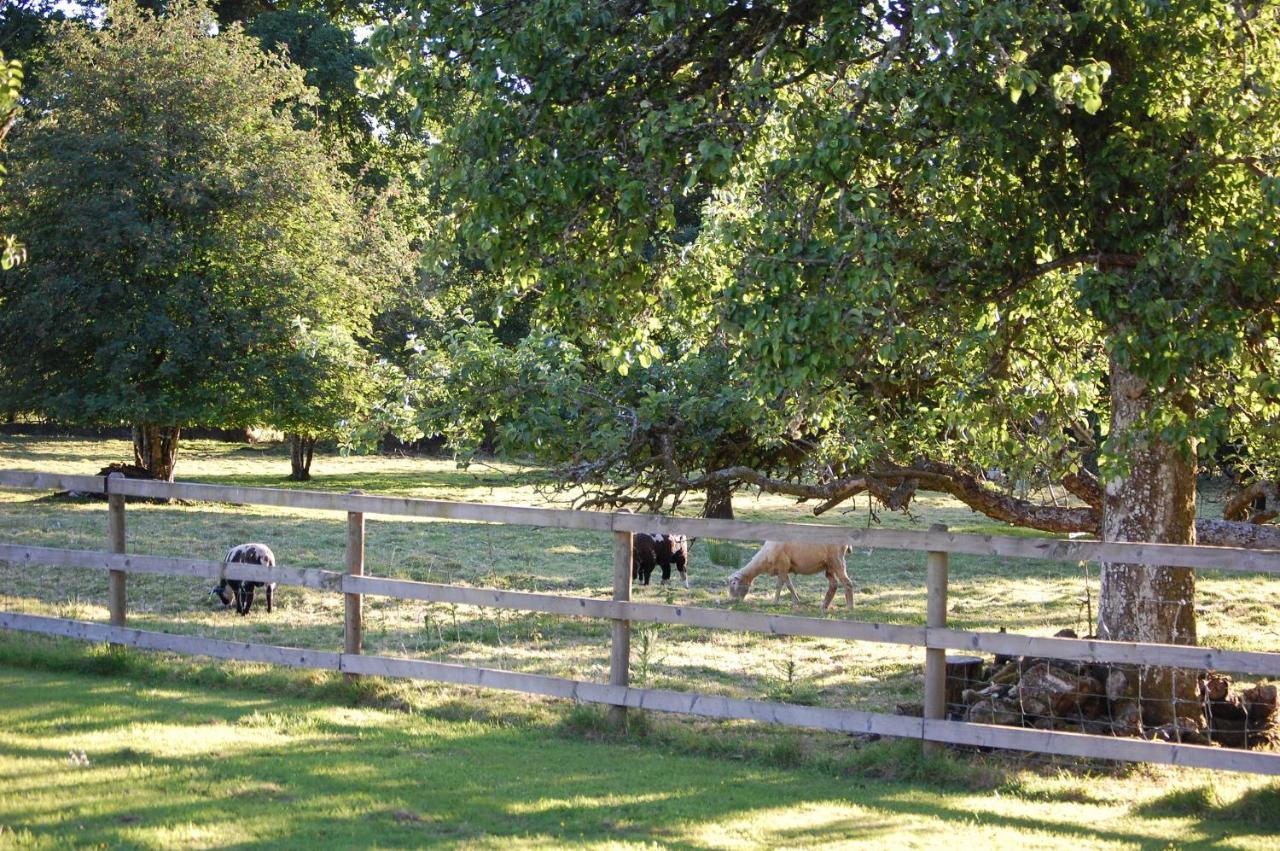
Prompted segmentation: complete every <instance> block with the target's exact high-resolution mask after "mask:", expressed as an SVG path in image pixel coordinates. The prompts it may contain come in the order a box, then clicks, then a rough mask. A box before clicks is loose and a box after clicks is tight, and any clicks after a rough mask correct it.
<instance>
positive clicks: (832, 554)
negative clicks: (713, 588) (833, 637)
mask: <svg viewBox="0 0 1280 851" xmlns="http://www.w3.org/2000/svg"><path fill="white" fill-rule="evenodd" d="M849 550H850V547H847V546H845V545H844V544H801V543H797V542H795V541H765V543H764V546H763V547H761V548H760V551H759V552H757V553H756V554H755V555H754V556H752V557H751V561H749V562H747V566H746V567H744V568H742V569H741V570H739V571H737V572H736V573H734V574H733V575H732V576H730V577H729V596H731V597H733V598H734V599H735V600H741V599H743V598H744V597H746V596H747V592H748V591H750V590H751V583H752V582H755V580H756V577H757V576H759V575H760V574H762V573H767V574H769V575H771V576H776V577H778V590H777V593H775V594H774V595H773V602H775V603H776V602H778V600H779V599H780V598H781V597H782V588H783V586H784V585H785V586H786V588H787V590H789V591H790V592H791V596H792V597H794V598H795V601H796V602H797V603H799V602H802V601H801V600H800V595H799V594H797V593H796V587H795V585H793V584H792V583H791V574H793V573H797V574H799V575H801V576H812V575H813V574H815V573H825V574H826V575H827V583H828V585H827V596H826V597H825V598H824V599H823V601H822V610H823V611H824V612H825V611H826V610H827V607H828V606H830V605H831V600H832V598H834V597H835V595H836V583H837V582H839V583H840V584H841V585H843V586H844V599H845V602H846V603H848V604H849V611H853V582H851V581H850V580H849V574H848V573H847V572H846V571H845V566H844V554H845V553H847V552H848V551H849Z"/></svg>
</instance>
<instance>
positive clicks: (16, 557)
mask: <svg viewBox="0 0 1280 851" xmlns="http://www.w3.org/2000/svg"><path fill="white" fill-rule="evenodd" d="M0 560H3V561H8V562H14V563H25V564H39V565H43V566H47V567H76V568H89V569H94V570H123V571H125V572H134V573H149V574H159V575H167V576H187V577H196V578H202V579H219V578H223V577H225V578H227V579H250V580H256V581H259V582H277V583H279V584H281V585H296V586H300V587H303V588H311V589H313V590H317V591H331V592H334V593H339V594H372V595H375V596H380V597H392V598H395V599H399V600H421V601H424V602H429V603H453V604H457V605H464V606H477V607H483V608H495V609H507V610H515V611H523V612H539V613H542V614H551V615H564V616H568V617H589V618H611V619H619V620H629V621H637V622H644V623H666V624H674V625H677V626H686V627H697V628H703V629H728V630H736V631H739V632H754V633H763V634H767V635H798V636H809V637H815V638H837V639H845V640H848V641H871V642H877V643H881V644H905V645H915V646H920V647H928V648H934V649H942V650H976V651H981V652H986V653H999V654H1005V655H1009V656H1041V657H1045V658H1052V659H1066V660H1071V661H1077V662H1113V663H1114V662H1119V663H1130V664H1141V665H1166V666H1169V667H1175V668H1212V669H1215V670H1221V671H1236V672H1239V673H1246V674H1259V675H1264V676H1273V677H1280V653H1260V652H1253V651H1244V650H1218V649H1215V648H1212V647H1188V646H1186V645H1181V644H1141V643H1137V642H1129V641H1099V640H1096V639H1089V638H1046V637H1043V636H1036V635H1022V634H1019V633H1011V632H978V631H972V630H961V629H940V628H937V627H924V626H911V625H903V624H887V623H875V622H868V621H854V620H843V619H827V618H812V617H802V616H797V615H769V614H760V613H756V612H738V611H727V610H724V609H707V608H700V607H697V606H676V605H668V604H664V603H629V602H628V603H620V602H615V601H613V600H601V599H596V598H594V597H574V596H567V595H560V594H537V593H533V592H529V591H501V590H497V589H492V588H468V587H463V586H458V585H440V584H436V583H432V582H418V581H416V580H411V579H384V578H381V577H376V576H350V575H347V574H343V573H338V572H336V571H331V570H317V569H315V568H300V567H285V566H280V565H277V566H275V567H265V566H263V565H257V564H239V563H236V562H220V561H201V560H195V559H186V558H174V557H169V556H138V555H113V554H111V553H102V552H96V551H93V550H62V549H54V548H51V547H27V546H21V545H17V544H0Z"/></svg>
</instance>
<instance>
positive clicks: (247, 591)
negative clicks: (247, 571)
mask: <svg viewBox="0 0 1280 851" xmlns="http://www.w3.org/2000/svg"><path fill="white" fill-rule="evenodd" d="M240 601H241V603H242V604H243V608H242V609H240V614H242V615H247V614H249V610H250V609H252V608H253V586H252V585H250V584H249V583H247V582H246V583H245V584H244V586H243V588H242V589H241V591H240Z"/></svg>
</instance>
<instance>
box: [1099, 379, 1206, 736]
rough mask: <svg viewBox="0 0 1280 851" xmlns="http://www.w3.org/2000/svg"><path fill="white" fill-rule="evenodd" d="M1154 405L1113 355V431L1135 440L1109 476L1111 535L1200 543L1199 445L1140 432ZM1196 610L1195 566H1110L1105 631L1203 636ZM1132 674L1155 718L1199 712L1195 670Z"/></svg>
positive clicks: (1106, 507)
mask: <svg viewBox="0 0 1280 851" xmlns="http://www.w3.org/2000/svg"><path fill="white" fill-rule="evenodd" d="M1150 407H1151V397H1150V395H1149V394H1148V393H1147V387H1146V384H1145V382H1143V381H1142V380H1141V379H1139V378H1138V377H1137V376H1135V375H1133V374H1132V373H1131V372H1129V371H1128V370H1127V369H1125V368H1124V367H1123V366H1121V365H1120V364H1119V363H1118V362H1117V360H1116V358H1115V356H1114V355H1113V356H1112V360H1111V434H1110V437H1109V439H1110V440H1111V441H1113V442H1114V443H1115V445H1116V446H1120V447H1124V446H1126V445H1127V449H1126V450H1124V456H1125V458H1127V460H1128V469H1127V470H1125V471H1124V474H1123V475H1122V476H1119V477H1117V478H1114V479H1112V480H1111V481H1109V482H1107V485H1106V488H1105V492H1104V495H1103V503H1102V535H1103V540H1106V541H1147V542H1152V543H1161V544H1194V543H1195V540H1196V537H1195V528H1196V526H1195V521H1196V504H1195V501H1196V477H1195V471H1196V467H1195V457H1194V456H1195V453H1194V451H1193V447H1192V446H1190V445H1178V444H1171V443H1165V442H1161V441H1159V440H1157V439H1154V438H1149V437H1139V436H1137V435H1136V434H1135V432H1134V428H1135V426H1136V425H1137V423H1138V421H1139V419H1140V418H1141V417H1142V416H1143V415H1144V414H1145V413H1147V412H1148V411H1149V410H1150ZM1126 438H1127V439H1128V440H1129V442H1128V443H1127V444H1125V443H1124V441H1125V440H1126ZM1195 618H1196V616H1195V572H1194V571H1193V570H1191V569H1190V568H1169V567H1146V566H1143V565H1137V564H1104V565H1103V566H1102V587H1101V592H1100V594H1099V600H1098V637H1099V638H1102V639H1105V640H1109V641H1144V642H1158V643H1162V644H1195V643H1196V619H1195ZM1132 679H1134V680H1135V685H1136V686H1137V688H1138V694H1137V695H1135V697H1137V698H1139V699H1140V700H1141V702H1142V715H1143V720H1144V721H1145V722H1146V723H1147V724H1148V725H1152V726H1156V725H1161V724H1167V723H1170V722H1172V721H1173V720H1174V718H1175V717H1183V718H1198V717H1199V715H1200V705H1199V701H1198V700H1197V694H1196V678H1195V675H1194V674H1191V673H1188V672H1185V671H1182V672H1179V671H1177V670H1175V669H1170V668H1154V667H1153V668H1145V669H1143V671H1142V672H1141V675H1140V676H1139V677H1135V678H1132Z"/></svg>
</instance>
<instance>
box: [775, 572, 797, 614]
mask: <svg viewBox="0 0 1280 851" xmlns="http://www.w3.org/2000/svg"><path fill="white" fill-rule="evenodd" d="M790 585H791V580H790V579H788V578H787V572H786V571H785V570H784V571H782V572H781V573H779V574H778V590H777V591H775V592H774V594H773V603H774V605H775V606H776V605H777V604H778V601H779V600H781V599H782V589H783V588H785V587H788V586H790ZM791 593H792V594H794V593H796V592H795V589H794V588H793V589H792V590H791Z"/></svg>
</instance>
